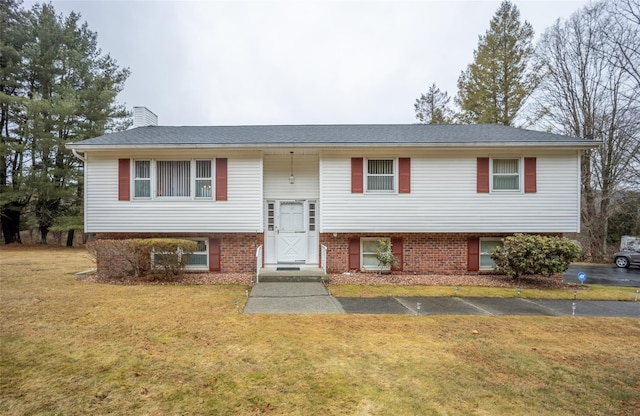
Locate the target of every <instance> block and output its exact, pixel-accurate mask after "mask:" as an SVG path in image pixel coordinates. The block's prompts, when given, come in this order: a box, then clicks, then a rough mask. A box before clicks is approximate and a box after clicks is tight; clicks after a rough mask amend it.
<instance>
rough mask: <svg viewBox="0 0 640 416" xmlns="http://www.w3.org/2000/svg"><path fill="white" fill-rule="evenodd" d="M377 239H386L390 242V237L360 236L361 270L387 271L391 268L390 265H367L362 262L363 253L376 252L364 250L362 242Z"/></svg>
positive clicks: (370, 253)
mask: <svg viewBox="0 0 640 416" xmlns="http://www.w3.org/2000/svg"><path fill="white" fill-rule="evenodd" d="M378 240H388V241H389V242H391V237H360V270H362V271H388V270H391V267H390V266H367V265H365V263H364V256H365V254H366V255H368V256H370V255H372V254H373V255H374V256H375V253H376V252H365V251H364V242H365V241H376V242H377V241H378Z"/></svg>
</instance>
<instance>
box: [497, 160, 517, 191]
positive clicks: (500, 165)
mask: <svg viewBox="0 0 640 416" xmlns="http://www.w3.org/2000/svg"><path fill="white" fill-rule="evenodd" d="M492 173H493V175H492V178H493V179H492V180H493V190H494V191H518V190H520V159H493V170H492Z"/></svg>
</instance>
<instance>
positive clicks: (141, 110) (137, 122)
mask: <svg viewBox="0 0 640 416" xmlns="http://www.w3.org/2000/svg"><path fill="white" fill-rule="evenodd" d="M157 125H158V116H157V115H155V114H154V113H153V112H151V110H149V109H148V108H147V107H133V128H136V127H146V126H157Z"/></svg>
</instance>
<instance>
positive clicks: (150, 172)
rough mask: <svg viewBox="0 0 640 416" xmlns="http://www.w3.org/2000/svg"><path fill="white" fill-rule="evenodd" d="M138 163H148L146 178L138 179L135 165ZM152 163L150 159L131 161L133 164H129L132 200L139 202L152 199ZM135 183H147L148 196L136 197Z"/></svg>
mask: <svg viewBox="0 0 640 416" xmlns="http://www.w3.org/2000/svg"><path fill="white" fill-rule="evenodd" d="M138 162H149V177H148V178H138V177H137V175H136V164H137V163H138ZM152 165H153V161H152V160H151V159H133V163H132V164H131V170H132V172H131V182H132V185H133V199H140V200H148V199H153V185H154V181H153V174H152V172H153V168H152ZM137 181H145V182H148V183H149V196H138V195H137V192H136V191H137V189H138V188H137V186H136V182H137Z"/></svg>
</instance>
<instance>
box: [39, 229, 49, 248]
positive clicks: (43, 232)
mask: <svg viewBox="0 0 640 416" xmlns="http://www.w3.org/2000/svg"><path fill="white" fill-rule="evenodd" d="M48 235H49V227H48V226H44V225H40V226H39V227H38V243H40V244H47V236H48Z"/></svg>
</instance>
